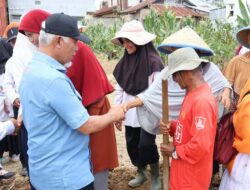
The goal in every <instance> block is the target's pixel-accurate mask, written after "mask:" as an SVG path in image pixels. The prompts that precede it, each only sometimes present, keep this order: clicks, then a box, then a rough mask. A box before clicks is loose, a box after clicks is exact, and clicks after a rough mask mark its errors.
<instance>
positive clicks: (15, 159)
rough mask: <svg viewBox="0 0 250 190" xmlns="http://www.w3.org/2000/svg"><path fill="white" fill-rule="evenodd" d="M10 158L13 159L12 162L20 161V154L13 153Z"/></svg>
mask: <svg viewBox="0 0 250 190" xmlns="http://www.w3.org/2000/svg"><path fill="white" fill-rule="evenodd" d="M10 160H11V161H12V162H18V161H19V156H17V155H16V154H13V155H12V156H11V158H10Z"/></svg>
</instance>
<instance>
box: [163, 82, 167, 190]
mask: <svg viewBox="0 0 250 190" xmlns="http://www.w3.org/2000/svg"><path fill="white" fill-rule="evenodd" d="M168 115H169V114H168V80H167V79H166V80H162V121H163V122H164V123H168V122H169V121H168ZM168 143H169V136H168V135H163V144H168ZM168 181H169V157H168V156H163V190H168V189H169V188H168Z"/></svg>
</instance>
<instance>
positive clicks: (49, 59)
mask: <svg viewBox="0 0 250 190" xmlns="http://www.w3.org/2000/svg"><path fill="white" fill-rule="evenodd" d="M34 58H35V59H39V61H42V62H44V63H46V64H47V65H48V66H50V67H52V68H53V69H56V70H58V71H60V72H62V73H66V68H65V67H64V66H63V65H62V64H61V63H59V62H58V61H57V60H55V59H54V58H52V57H50V56H48V55H47V54H45V53H42V52H39V51H37V52H36V53H35V55H34Z"/></svg>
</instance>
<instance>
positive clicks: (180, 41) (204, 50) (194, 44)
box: [158, 27, 214, 56]
mask: <svg viewBox="0 0 250 190" xmlns="http://www.w3.org/2000/svg"><path fill="white" fill-rule="evenodd" d="M183 47H191V48H193V49H195V50H196V51H197V53H198V54H199V56H211V55H213V54H214V52H213V50H211V49H210V48H209V46H208V45H207V44H206V42H204V40H203V39H202V38H201V37H200V36H199V35H198V34H197V33H196V32H195V31H194V30H192V29H191V28H189V27H185V28H183V29H181V30H179V31H177V32H176V33H174V34H172V35H171V36H169V37H167V38H166V39H165V40H164V41H163V42H162V43H161V44H160V45H159V46H158V50H159V51H161V52H163V53H166V54H170V53H172V52H173V51H175V50H176V49H178V48H183Z"/></svg>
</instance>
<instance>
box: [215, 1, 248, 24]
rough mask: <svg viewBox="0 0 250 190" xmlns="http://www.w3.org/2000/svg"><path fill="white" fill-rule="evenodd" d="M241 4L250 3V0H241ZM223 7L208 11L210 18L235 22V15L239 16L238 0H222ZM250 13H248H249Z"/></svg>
mask: <svg viewBox="0 0 250 190" xmlns="http://www.w3.org/2000/svg"><path fill="white" fill-rule="evenodd" d="M242 2H243V4H244V5H246V3H247V4H248V5H250V0H242ZM224 4H225V7H223V8H220V9H214V10H211V11H210V18H211V19H212V20H214V19H223V20H227V21H228V22H230V23H232V24H233V25H235V24H236V20H237V15H239V16H241V13H240V7H239V1H238V0H224ZM249 14H250V13H249Z"/></svg>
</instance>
